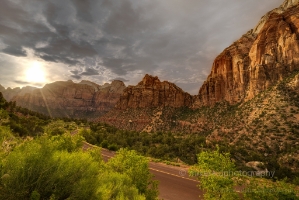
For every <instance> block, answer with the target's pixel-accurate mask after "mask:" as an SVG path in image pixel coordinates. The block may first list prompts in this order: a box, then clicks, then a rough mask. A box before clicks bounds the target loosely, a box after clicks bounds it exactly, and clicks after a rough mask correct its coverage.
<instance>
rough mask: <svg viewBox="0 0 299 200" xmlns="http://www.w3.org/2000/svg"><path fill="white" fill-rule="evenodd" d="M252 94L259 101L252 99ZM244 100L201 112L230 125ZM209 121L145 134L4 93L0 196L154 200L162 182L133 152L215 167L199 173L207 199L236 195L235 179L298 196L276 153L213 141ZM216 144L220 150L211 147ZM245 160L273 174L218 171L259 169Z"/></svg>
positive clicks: (268, 195)
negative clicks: (57, 114)
mask: <svg viewBox="0 0 299 200" xmlns="http://www.w3.org/2000/svg"><path fill="white" fill-rule="evenodd" d="M285 91H286V90H285ZM254 101H258V100H253V101H251V102H249V103H252V102H254ZM239 106H240V105H235V106H229V105H222V104H221V105H220V104H219V105H216V106H215V107H213V108H212V109H207V108H202V110H201V112H200V114H203V113H209V114H210V115H211V119H213V120H216V121H215V123H214V124H221V123H226V127H227V126H230V125H231V124H232V123H234V122H233V121H232V122H231V121H226V120H228V119H231V117H232V116H236V114H238V113H240V107H239ZM224 110H226V111H224ZM196 112H197V111H194V110H189V109H186V108H183V109H181V111H180V115H177V117H181V118H184V119H188V118H189V117H190V116H191V115H192V116H195V113H196ZM244 112H246V110H243V113H244ZM197 114H198V112H197ZM220 115H222V117H219V116H220ZM265 115H267V114H265ZM212 116H218V118H212ZM176 120H177V118H176ZM217 120H218V121H217ZM221 120H223V121H221ZM216 126H217V125H216ZM212 128H215V127H213V126H210V125H208V126H207V127H206V129H205V130H204V131H202V132H199V133H193V134H184V133H183V132H182V133H180V132H176V133H171V132H152V133H146V132H136V131H127V130H120V129H117V128H115V127H112V126H109V125H107V124H101V123H93V122H87V121H86V120H78V119H77V120H75V119H74V120H73V119H67V118H64V119H52V118H50V117H47V116H44V115H41V114H39V113H35V112H32V111H30V110H27V109H24V108H20V107H17V106H16V105H15V103H13V102H6V101H5V100H4V99H3V98H1V93H0V160H1V162H0V177H1V179H0V199H34V200H35V199H52V200H54V199H67V198H69V199H155V198H156V197H157V193H158V192H157V183H156V182H154V181H152V175H151V174H150V173H149V170H148V159H146V158H145V157H142V156H139V155H138V154H137V153H136V152H138V153H139V154H141V155H143V156H148V157H153V158H157V160H160V159H163V160H168V161H173V162H183V163H187V164H191V165H194V164H195V166H194V167H193V168H192V170H191V171H190V173H193V175H195V176H197V175H198V174H200V173H202V172H204V173H207V172H210V173H211V172H213V173H211V174H210V175H209V176H198V178H199V180H200V181H201V183H202V184H201V188H202V189H204V190H205V191H206V193H205V199H238V198H239V197H240V195H239V193H237V192H236V190H235V189H234V188H235V187H236V186H238V184H239V185H241V187H246V189H247V190H246V191H245V192H243V198H245V199H297V197H296V195H295V190H294V187H293V186H292V185H289V184H287V183H286V182H284V181H278V180H277V179H280V180H281V179H283V178H285V177H288V178H292V181H293V183H296V184H298V182H299V181H298V178H296V177H297V175H296V173H294V172H292V171H291V170H290V169H289V168H287V167H284V166H282V165H280V164H279V163H278V160H277V159H276V158H277V157H275V156H273V157H271V156H268V157H265V156H262V155H261V154H264V153H265V152H264V151H262V152H259V151H256V150H254V149H251V147H250V146H248V149H244V148H245V145H247V143H240V142H236V143H234V145H229V138H226V139H224V140H223V141H211V139H210V138H209V137H210V134H211V133H212V130H211V129H212ZM224 138H225V137H224ZM84 140H86V141H87V142H89V143H91V144H94V145H97V146H100V147H103V148H108V149H110V150H113V151H118V153H117V156H116V157H114V158H113V159H111V160H109V161H108V162H107V163H105V162H103V160H102V158H101V156H100V150H99V149H94V150H89V151H85V152H84V151H82V142H83V141H84ZM207 141H208V142H207ZM240 141H246V140H244V138H243V140H240ZM124 148H125V149H124ZM213 149H214V150H215V149H216V151H214V152H211V153H209V151H210V150H213ZM280 151H281V153H285V151H284V150H281V149H280V150H277V151H276V153H279V152H280ZM292 151H294V150H292ZM225 152H230V154H227V153H225ZM249 152H250V153H249ZM266 153H271V151H270V150H269V152H266ZM230 155H231V156H230ZM230 157H232V159H233V160H234V161H236V162H232V161H231V160H232V159H231V158H230ZM240 157H241V159H240ZM240 160H243V161H244V160H245V161H252V160H257V161H261V162H264V163H265V166H266V167H267V168H268V169H269V170H272V171H273V170H275V172H276V173H275V176H276V177H275V178H274V179H271V180H265V179H260V178H250V177H246V176H225V177H224V176H219V174H218V173H219V172H223V171H227V170H229V171H237V170H254V169H252V168H249V167H246V166H245V165H244V163H242V162H239V161H240ZM214 172H215V173H214ZM272 181H274V182H272ZM287 181H288V182H290V179H288V180H287ZM278 188H283V189H282V190H279V189H278ZM265 191H266V192H265ZM267 191H274V192H267ZM275 191H276V193H275Z"/></svg>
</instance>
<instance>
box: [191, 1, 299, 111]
mask: <svg viewBox="0 0 299 200" xmlns="http://www.w3.org/2000/svg"><path fill="white" fill-rule="evenodd" d="M298 2H299V1H298V0H287V1H285V2H284V3H283V5H282V6H281V7H279V8H277V9H274V10H273V11H271V12H269V13H267V14H266V15H265V16H264V17H262V19H261V21H260V22H259V24H258V25H257V27H256V28H255V29H253V30H251V31H249V32H248V33H247V34H245V35H243V36H242V37H241V38H240V39H239V40H238V41H236V42H235V43H234V44H232V45H231V46H230V47H228V48H227V49H225V50H224V51H223V52H222V53H221V54H220V55H219V56H218V57H217V58H216V59H215V61H214V63H213V66H212V70H211V74H210V75H209V76H208V78H207V80H206V81H205V82H204V84H203V85H202V87H201V88H200V90H199V94H198V99H197V100H196V102H195V104H194V107H198V106H201V105H213V104H215V103H216V102H220V101H228V102H229V103H231V104H234V103H237V102H241V101H243V100H247V99H251V98H252V97H254V96H255V95H256V94H258V93H259V92H261V91H263V90H265V89H267V88H269V87H270V86H272V85H274V84H275V83H277V82H278V81H280V80H282V79H283V78H284V77H286V76H287V75H288V74H290V73H291V72H293V71H295V70H299V30H298V28H299V5H298Z"/></svg>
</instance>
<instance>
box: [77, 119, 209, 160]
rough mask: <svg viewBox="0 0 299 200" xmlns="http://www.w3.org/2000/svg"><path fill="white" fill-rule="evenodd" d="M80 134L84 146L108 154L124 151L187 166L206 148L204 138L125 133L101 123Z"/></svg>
mask: <svg viewBox="0 0 299 200" xmlns="http://www.w3.org/2000/svg"><path fill="white" fill-rule="evenodd" d="M82 134H83V136H84V137H85V139H86V141H87V142H89V143H91V144H94V145H98V146H101V147H103V148H108V149H110V150H117V149H119V148H124V147H126V148H130V149H132V150H136V151H138V152H140V153H141V154H143V155H145V156H149V157H153V158H158V159H164V160H169V161H179V160H181V161H183V162H185V163H188V164H194V163H196V154H197V153H199V152H200V151H201V149H202V148H203V147H204V146H205V137H203V136H197V135H184V134H173V133H171V132H168V133H163V132H156V133H145V132H136V131H126V130H119V129H116V128H114V127H111V126H108V125H106V124H100V123H96V124H90V130H84V131H83V132H82Z"/></svg>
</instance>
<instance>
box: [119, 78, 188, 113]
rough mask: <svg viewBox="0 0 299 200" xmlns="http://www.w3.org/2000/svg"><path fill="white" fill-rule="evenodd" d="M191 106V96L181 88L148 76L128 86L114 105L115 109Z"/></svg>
mask: <svg viewBox="0 0 299 200" xmlns="http://www.w3.org/2000/svg"><path fill="white" fill-rule="evenodd" d="M191 105H192V96H191V95H190V94H188V93H186V92H184V91H183V90H182V89H181V88H179V87H178V86H176V85H175V84H173V83H169V82H167V81H163V82H161V81H160V80H159V79H158V77H153V76H150V75H148V74H146V75H145V77H144V78H143V80H142V81H141V82H139V83H138V85H136V86H128V87H127V88H126V89H125V90H124V93H123V94H122V95H121V97H120V100H119V102H118V103H117V105H116V108H117V109H121V110H124V109H127V108H154V107H176V108H177V107H184V106H191Z"/></svg>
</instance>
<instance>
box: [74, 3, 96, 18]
mask: <svg viewBox="0 0 299 200" xmlns="http://www.w3.org/2000/svg"><path fill="white" fill-rule="evenodd" d="M72 2H73V3H74V6H75V7H76V12H77V13H76V15H77V17H78V18H79V19H80V20H83V21H86V22H90V23H91V22H92V21H93V19H92V15H91V13H90V10H91V8H92V3H91V1H90V0H85V1H82V0H72Z"/></svg>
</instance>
